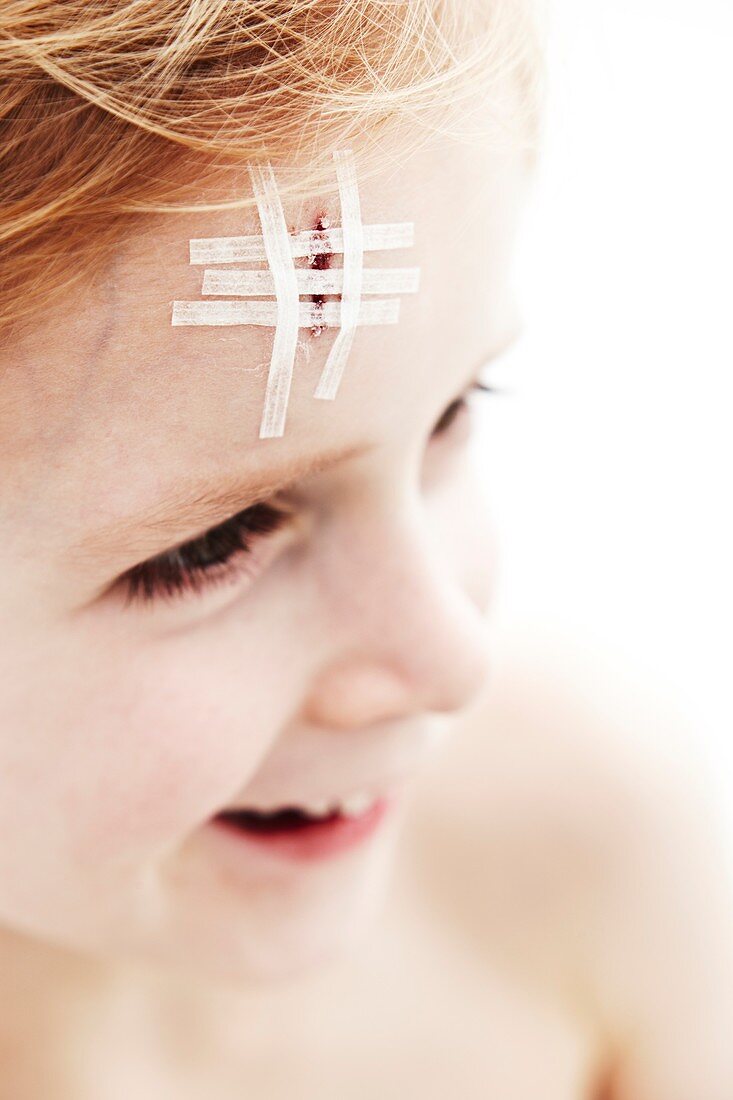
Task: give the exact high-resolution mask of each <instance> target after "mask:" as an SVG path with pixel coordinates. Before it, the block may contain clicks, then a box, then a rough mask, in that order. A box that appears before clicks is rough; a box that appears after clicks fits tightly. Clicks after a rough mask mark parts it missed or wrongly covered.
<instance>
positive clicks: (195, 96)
mask: <svg viewBox="0 0 733 1100" xmlns="http://www.w3.org/2000/svg"><path fill="white" fill-rule="evenodd" d="M530 9H531V0H259V2H250V0H123V2H122V3H120V2H119V0H94V2H93V3H91V2H90V0H3V3H2V7H1V8H0V209H2V212H3V213H2V222H1V224H0V333H1V332H3V331H5V332H6V333H7V332H8V331H9V329H11V328H12V329H13V330H15V329H16V328H19V327H22V326H23V325H24V324H25V323H28V322H29V321H30V320H31V319H32V318H33V317H34V316H36V317H37V316H38V311H39V309H40V308H43V307H44V306H46V305H48V304H49V303H50V302H51V300H52V299H53V298H54V297H56V296H57V295H59V294H60V293H63V292H64V291H66V290H68V289H69V288H70V286H71V285H72V284H73V283H74V282H76V281H78V280H79V279H81V278H83V277H86V276H90V275H92V274H93V273H94V271H95V270H96V269H97V268H98V266H99V264H100V262H101V261H102V259H103V258H104V256H105V254H106V255H108V254H109V248H110V246H111V245H112V243H113V242H114V240H115V238H116V237H117V236H118V235H119V234H120V233H121V232H122V230H123V229H124V228H128V227H129V223H130V219H131V218H133V217H139V216H141V215H143V214H145V213H146V212H147V213H150V212H152V211H158V212H162V211H171V210H183V209H187V210H190V209H191V208H192V207H191V204H190V193H191V191H190V181H191V180H192V179H194V178H196V176H197V172H198V173H201V172H204V171H209V172H210V171H211V170H212V169H215V168H216V167H217V166H225V165H233V164H237V163H242V164H244V163H245V162H254V161H256V160H259V159H262V158H267V159H270V160H272V161H273V162H276V161H278V160H285V159H288V158H291V159H298V160H301V161H304V162H306V163H307V165H308V170H307V172H305V173H304V174H302V173H301V175H300V179H299V184H298V187H299V189H302V191H303V193H307V191H308V189H310V191H311V193H312V191H313V188H314V187H315V186H317V185H318V183H319V182H324V181H325V179H326V175H327V172H326V158H327V157H328V156H329V153H330V149H331V148H332V147H333V145H334V143H335V142H336V140H338V141H342V142H343V141H344V140H349V139H354V140H356V139H357V138H362V137H364V135H371V137H372V139H373V138H374V137H375V136H377V135H380V134H381V133H383V131H384V129H385V127H387V126H396V125H399V123H400V122H402V123H404V124H406V125H404V127H403V139H404V140H405V141H408V142H410V143H414V142H415V141H417V140H419V137H418V135H419V134H427V133H429V132H430V131H431V129H435V128H436V127H439V126H440V125H443V124H444V119H445V115H446V113H450V114H451V115H452V117H453V118H456V117H457V115H458V112H459V110H460V108H461V105H462V104H465V103H466V102H467V101H468V98H469V97H471V96H473V95H475V93H476V90H477V87H478V86H479V85H481V84H484V85H487V86H488V87H495V88H498V87H499V85H500V83H502V82H504V83H506V78H507V77H509V78H510V82H511V83H512V84H513V86H514V87H515V88H516V89H518V90H519V91H520V96H519V99H518V102H519V103H520V104H522V105H523V106H522V107H521V109H522V110H523V111H524V113H525V115H526V120H527V122H528V123H529V125H528V126H525V127H524V128H523V129H524V132H525V133H526V134H527V135H531V133H532V131H533V126H532V120H533V119H534V117H535V115H536V110H535V107H536V86H537V81H536V75H537V72H538V66H537V44H536V36H535V35H534V33H533V25H534V24H533V21H532V18H531V10H530ZM441 119H442V120H443V121H441ZM530 143H531V138H530ZM328 174H330V173H328ZM186 200H188V202H187V201H186ZM248 201H249V200H248V199H246V198H243V199H242V200H241V203H240V204H241V205H246V203H247V202H248ZM221 205H222V206H225V205H232V204H231V203H229V204H227V203H222V204H221ZM208 208H209V209H211V206H209V207H208Z"/></svg>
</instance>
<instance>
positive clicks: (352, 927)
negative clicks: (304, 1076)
mask: <svg viewBox="0 0 733 1100" xmlns="http://www.w3.org/2000/svg"><path fill="white" fill-rule="evenodd" d="M397 833H398V829H397V825H396V823H395V822H393V823H391V826H388V827H386V828H385V829H384V830H383V831H382V834H381V835H380V836H379V837H376V838H373V839H372V840H371V841H370V843H369V844H368V845H367V846H365V847H364V848H363V849H362V850H360V851H358V852H352V853H349V854H348V855H344V856H342V857H339V858H335V859H330V860H325V861H323V862H321V863H312V864H309V865H307V866H305V867H298V868H296V869H293V868H279V867H276V866H273V867H272V868H269V869H268V871H269V873H263V871H262V869H260V873H259V874H258V875H256V876H254V878H253V881H252V882H251V883H250V884H249V887H248V889H246V890H242V888H241V883H240V882H239V880H238V879H237V880H235V881H231V880H229V881H228V880H226V878H225V879H224V880H223V881H220V882H219V883H218V884H217V888H216V889H209V890H208V891H207V892H206V893H205V894H203V893H202V892H201V891H200V890H199V889H198V888H197V883H196V876H195V875H194V876H193V879H189V880H187V881H185V882H184V883H181V882H180V881H179V883H178V889H177V890H176V894H175V896H174V897H169V905H168V916H169V919H168V920H167V921H166V924H167V929H166V931H165V932H164V933H163V935H162V936H161V937H160V939H162V941H163V943H162V944H160V942H159V943H158V949H156V946H155V945H150V947H149V948H148V950H146V951H145V954H146V961H147V962H149V963H152V964H153V966H154V967H155V969H159V968H161V969H163V970H174V971H175V972H177V974H178V975H179V976H183V977H186V978H188V979H193V980H194V981H201V982H204V983H211V984H215V985H224V986H231V987H235V988H238V987H243V986H247V985H249V984H252V983H257V984H261V983H268V984H270V983H278V982H283V981H288V980H289V979H295V978H298V977H301V976H307V975H308V974H310V973H313V972H317V971H318V970H320V969H322V968H324V967H328V966H331V965H334V964H337V963H338V962H339V961H340V960H343V959H344V958H345V957H348V956H349V955H350V954H351V953H353V952H354V951H355V950H357V949H358V947H359V945H360V944H362V943H363V942H364V941H365V940H366V939H367V938H368V936H369V934H370V932H371V931H372V929H373V927H374V924H375V920H376V918H377V917H378V915H379V913H380V912H381V910H382V909H383V907H384V905H385V902H386V898H387V895H388V891H389V883H390V877H391V870H392V867H393V864H394V852H395V846H396V839H397ZM209 885H210V884H209Z"/></svg>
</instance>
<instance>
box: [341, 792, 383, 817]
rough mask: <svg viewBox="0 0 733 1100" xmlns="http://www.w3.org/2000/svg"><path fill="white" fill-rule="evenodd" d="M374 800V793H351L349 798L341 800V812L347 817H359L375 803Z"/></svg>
mask: <svg viewBox="0 0 733 1100" xmlns="http://www.w3.org/2000/svg"><path fill="white" fill-rule="evenodd" d="M374 801H375V799H374V796H373V795H371V794H367V793H366V792H365V791H359V792H358V793H357V794H350V795H349V796H348V797H347V798H344V799H342V800H341V812H342V813H343V814H345V815H346V817H359V816H360V815H361V814H363V813H365V812H366V811H367V810H368V809H369V808H370V806H372V805H373V804H374Z"/></svg>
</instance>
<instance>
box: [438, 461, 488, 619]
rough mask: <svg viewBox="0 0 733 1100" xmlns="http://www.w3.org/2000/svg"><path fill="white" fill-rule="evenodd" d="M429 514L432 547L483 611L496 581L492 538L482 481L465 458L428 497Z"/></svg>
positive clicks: (473, 601)
mask: <svg viewBox="0 0 733 1100" xmlns="http://www.w3.org/2000/svg"><path fill="white" fill-rule="evenodd" d="M430 512H431V517H432V523H433V532H434V536H435V539H436V544H437V545H438V546H439V547H440V549H441V550H442V552H443V553H444V554H445V556H446V557H447V558H448V559H449V561H450V565H451V568H452V570H453V572H454V574H455V577H456V579H457V581H458V582H459V583H460V585H461V587H462V588H463V590H464V591H465V593H466V595H467V596H468V597H469V599H470V600H471V602H472V603H473V604H475V606H476V607H477V608H479V609H480V610H481V611H486V610H487V609H488V607H489V605H490V603H491V598H492V595H493V591H494V582H495V578H496V566H497V547H496V538H495V532H494V527H493V524H492V522H491V514H490V509H489V505H488V501H487V494H486V488H485V485H484V479H483V478H482V476H481V473H480V471H479V470H477V469H476V468H475V467H473V466H472V465H471V464H470V458H469V457H468V456H467V457H466V458H464V459H463V461H462V462H461V463H460V464H459V466H458V468H457V469H456V470H455V473H454V476H453V477H451V478H450V479H449V480H447V481H446V482H445V483H444V484H443V485H442V486H441V489H440V491H439V492H436V493H434V494H431V503H430Z"/></svg>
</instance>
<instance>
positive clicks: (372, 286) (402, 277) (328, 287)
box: [201, 267, 420, 297]
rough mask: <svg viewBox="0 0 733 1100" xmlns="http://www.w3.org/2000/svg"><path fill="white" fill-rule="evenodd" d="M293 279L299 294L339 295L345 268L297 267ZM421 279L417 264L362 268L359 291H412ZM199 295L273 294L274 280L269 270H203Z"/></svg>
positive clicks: (416, 287) (407, 292)
mask: <svg viewBox="0 0 733 1100" xmlns="http://www.w3.org/2000/svg"><path fill="white" fill-rule="evenodd" d="M295 278H296V282H297V284H298V293H300V294H341V293H342V291H343V286H344V269H343V268H342V267H333V268H327V269H326V270H324V271H318V270H314V269H312V268H309V267H296V269H295ZM419 282H420V268H419V267H392V268H390V267H365V268H364V271H363V272H362V283H361V292H362V294H415V293H416V291H417V289H418V284H419ZM201 293H202V294H238V295H241V296H242V297H246V296H248V295H265V294H274V293H275V281H274V279H273V277H272V274H271V272H269V271H238V270H234V271H233V270H231V269H229V270H224V271H217V270H214V269H212V268H207V269H206V271H204V281H203V286H202V288H201Z"/></svg>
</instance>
